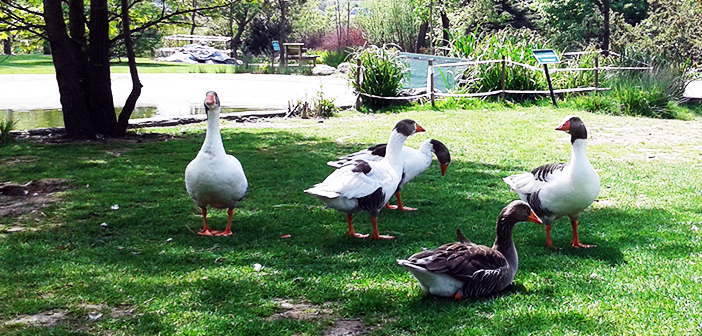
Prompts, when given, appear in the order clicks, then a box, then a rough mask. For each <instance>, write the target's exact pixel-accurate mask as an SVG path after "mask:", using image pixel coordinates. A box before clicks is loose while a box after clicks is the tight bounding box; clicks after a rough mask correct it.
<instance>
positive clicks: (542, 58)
mask: <svg viewBox="0 0 702 336" xmlns="http://www.w3.org/2000/svg"><path fill="white" fill-rule="evenodd" d="M531 52H532V53H534V57H536V61H537V62H539V64H558V63H561V61H560V60H559V59H558V55H556V53H555V52H554V51H553V49H537V50H532V51H531Z"/></svg>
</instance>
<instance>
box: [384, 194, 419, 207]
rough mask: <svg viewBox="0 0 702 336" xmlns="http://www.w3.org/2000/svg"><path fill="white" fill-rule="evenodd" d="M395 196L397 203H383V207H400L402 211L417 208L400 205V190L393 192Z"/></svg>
mask: <svg viewBox="0 0 702 336" xmlns="http://www.w3.org/2000/svg"><path fill="white" fill-rule="evenodd" d="M395 198H397V205H390V204H389V203H387V204H385V207H386V208H388V209H393V210H394V209H400V210H402V211H416V210H417V208H410V207H405V206H403V205H402V198H401V197H400V192H399V191H398V192H396V193H395Z"/></svg>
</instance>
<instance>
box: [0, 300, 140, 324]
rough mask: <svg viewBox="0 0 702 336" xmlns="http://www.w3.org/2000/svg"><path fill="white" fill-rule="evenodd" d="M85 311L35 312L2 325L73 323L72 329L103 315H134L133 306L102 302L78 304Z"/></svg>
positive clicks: (58, 310) (121, 316)
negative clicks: (78, 312)
mask: <svg viewBox="0 0 702 336" xmlns="http://www.w3.org/2000/svg"><path fill="white" fill-rule="evenodd" d="M78 307H79V308H82V309H83V310H84V311H85V312H86V313H85V314H84V315H83V314H81V315H78V316H76V315H72V314H70V313H69V312H68V311H67V310H63V309H56V310H49V311H44V312H39V313H36V314H31V315H29V314H27V315H20V316H17V317H16V318H14V319H12V320H9V321H5V322H3V324H4V325H6V326H10V325H16V324H24V325H26V326H30V327H53V326H56V325H58V324H62V323H73V324H74V326H73V328H72V329H76V330H83V329H85V328H86V327H87V325H85V323H89V322H97V321H99V320H101V319H103V318H104V317H105V316H109V317H110V318H113V319H118V318H127V317H132V316H134V310H135V308H131V309H123V308H119V307H110V306H107V305H102V304H97V305H96V304H80V305H78Z"/></svg>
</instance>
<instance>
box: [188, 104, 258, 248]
mask: <svg viewBox="0 0 702 336" xmlns="http://www.w3.org/2000/svg"><path fill="white" fill-rule="evenodd" d="M205 112H206V113H207V134H206V135H205V142H204V143H203V144H202V148H201V149H200V152H198V153H197V156H196V157H195V159H193V160H192V161H191V162H190V163H189V164H188V166H187V167H186V168H185V189H187V190H188V195H190V197H192V199H193V200H194V201H195V204H197V206H198V207H200V210H201V212H202V220H203V221H204V223H205V227H204V228H203V229H202V231H200V232H198V234H199V235H203V236H229V235H231V234H232V231H231V226H232V213H233V211H234V210H233V209H234V207H236V205H237V203H239V201H241V200H242V199H243V198H244V196H245V195H246V192H247V191H248V188H249V184H248V182H247V181H246V175H245V174H244V169H243V168H242V167H241V163H240V162H239V160H237V158H235V157H233V156H231V155H227V153H226V152H225V151H224V144H222V136H221V134H220V132H219V112H220V106H219V97H218V96H217V93H216V92H214V91H210V92H207V94H206V96H205ZM208 205H209V206H211V207H213V208H216V209H228V210H229V211H228V214H229V221H228V222H227V228H226V229H225V230H224V231H215V230H212V229H210V228H209V227H208V226H207V206H208Z"/></svg>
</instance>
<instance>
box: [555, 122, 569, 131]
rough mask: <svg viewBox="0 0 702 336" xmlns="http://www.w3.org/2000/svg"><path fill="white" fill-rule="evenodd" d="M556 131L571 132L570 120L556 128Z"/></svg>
mask: <svg viewBox="0 0 702 336" xmlns="http://www.w3.org/2000/svg"><path fill="white" fill-rule="evenodd" d="M556 131H570V120H566V121H564V122H563V123H562V124H560V125H559V126H558V127H556Z"/></svg>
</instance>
